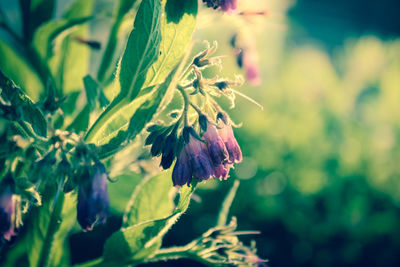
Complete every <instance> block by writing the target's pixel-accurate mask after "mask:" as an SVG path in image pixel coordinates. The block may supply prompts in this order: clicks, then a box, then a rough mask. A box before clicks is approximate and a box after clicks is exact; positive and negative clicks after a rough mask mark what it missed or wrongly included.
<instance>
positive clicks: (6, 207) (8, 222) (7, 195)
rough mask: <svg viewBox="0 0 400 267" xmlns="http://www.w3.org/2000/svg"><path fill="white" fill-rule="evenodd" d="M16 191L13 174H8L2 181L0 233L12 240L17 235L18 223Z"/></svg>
mask: <svg viewBox="0 0 400 267" xmlns="http://www.w3.org/2000/svg"><path fill="white" fill-rule="evenodd" d="M14 193H15V182H14V179H13V178H12V176H11V174H10V173H9V174H7V176H6V177H4V178H3V180H2V181H1V183H0V235H1V236H2V237H3V238H4V239H6V240H10V239H11V237H12V236H13V235H15V232H14V230H15V228H16V227H17V225H16V214H15V207H16V201H17V199H16V197H15V195H14Z"/></svg>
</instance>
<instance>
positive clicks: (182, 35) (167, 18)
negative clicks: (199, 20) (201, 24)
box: [145, 0, 197, 86]
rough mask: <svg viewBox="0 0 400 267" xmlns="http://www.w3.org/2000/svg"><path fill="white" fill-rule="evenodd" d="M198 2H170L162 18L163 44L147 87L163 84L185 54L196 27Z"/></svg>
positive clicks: (150, 72)
mask: <svg viewBox="0 0 400 267" xmlns="http://www.w3.org/2000/svg"><path fill="white" fill-rule="evenodd" d="M196 15H197V1H193V0H190V1H182V0H168V1H166V4H165V15H164V16H163V17H162V18H161V36H162V40H161V44H160V52H159V56H158V59H157V61H156V62H154V64H153V65H152V66H151V68H150V69H149V71H148V73H147V77H146V82H145V85H146V86H148V85H153V84H157V83H160V82H162V81H163V80H164V79H165V77H166V76H167V75H168V73H169V70H171V69H172V68H173V67H175V66H176V65H177V64H178V62H179V60H180V59H181V58H182V56H183V54H184V53H185V51H186V49H187V47H188V45H189V42H190V40H191V38H192V33H193V30H194V27H195V25H196Z"/></svg>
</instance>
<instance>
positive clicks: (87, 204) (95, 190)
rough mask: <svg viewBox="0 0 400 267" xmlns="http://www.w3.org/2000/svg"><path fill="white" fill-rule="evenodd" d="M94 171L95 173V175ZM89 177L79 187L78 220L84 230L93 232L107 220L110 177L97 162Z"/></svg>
mask: <svg viewBox="0 0 400 267" xmlns="http://www.w3.org/2000/svg"><path fill="white" fill-rule="evenodd" d="M93 171H94V173H93ZM87 175H89V177H83V179H84V181H82V184H81V185H80V186H79V191H78V206H77V218H78V222H79V224H80V225H81V227H82V228H83V229H84V230H92V229H93V225H94V224H95V223H96V222H99V223H105V222H106V220H107V215H108V210H109V205H110V203H109V202H110V201H109V198H108V192H107V179H108V175H107V172H106V169H105V167H104V165H103V164H102V163H100V162H96V163H95V165H94V166H93V169H92V173H90V172H89V173H87Z"/></svg>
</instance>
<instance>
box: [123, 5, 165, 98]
mask: <svg viewBox="0 0 400 267" xmlns="http://www.w3.org/2000/svg"><path fill="white" fill-rule="evenodd" d="M160 21H161V3H160V1H159V0H143V1H142V3H141V4H140V7H139V11H138V13H137V15H136V18H135V23H134V26H133V30H132V32H131V33H130V35H129V39H128V43H127V45H126V49H125V52H124V55H123V56H122V59H121V66H120V71H119V81H120V84H121V91H120V96H121V97H119V98H118V99H121V98H125V97H126V98H128V99H129V101H132V100H133V99H134V98H135V97H136V96H137V95H138V93H139V91H140V89H141V88H142V86H143V83H144V81H145V78H146V73H147V70H148V69H149V67H150V66H151V65H152V64H153V63H154V62H155V61H156V60H157V57H158V53H159V48H160V42H161V31H160Z"/></svg>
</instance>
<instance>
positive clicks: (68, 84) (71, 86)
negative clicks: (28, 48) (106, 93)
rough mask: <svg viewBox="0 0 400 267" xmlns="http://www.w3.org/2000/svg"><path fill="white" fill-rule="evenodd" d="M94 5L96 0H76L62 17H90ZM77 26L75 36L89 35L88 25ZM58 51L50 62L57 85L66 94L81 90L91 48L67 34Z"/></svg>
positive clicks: (76, 18)
mask: <svg viewBox="0 0 400 267" xmlns="http://www.w3.org/2000/svg"><path fill="white" fill-rule="evenodd" d="M93 6H94V0H76V1H75V2H73V3H72V5H71V6H70V7H69V9H68V10H67V12H66V13H65V14H63V17H62V18H63V19H65V20H68V21H70V20H79V19H82V18H85V17H89V16H91V15H92V13H93ZM77 27H78V29H77V30H75V31H74V36H79V37H83V38H85V37H86V36H88V33H89V27H88V25H86V24H84V25H77ZM57 52H58V53H57ZM57 52H56V53H55V55H54V56H53V57H52V58H51V59H50V62H49V65H50V67H51V70H52V73H53V75H54V77H55V80H56V84H57V87H59V88H63V92H64V94H68V93H72V92H76V91H81V90H82V88H83V77H84V76H85V75H87V74H88V72H89V58H90V52H91V50H90V48H89V47H88V46H87V45H84V44H81V43H78V42H77V41H75V40H74V39H73V38H71V36H67V37H66V38H65V39H63V40H62V42H61V44H60V46H59V50H58V51H57Z"/></svg>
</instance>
